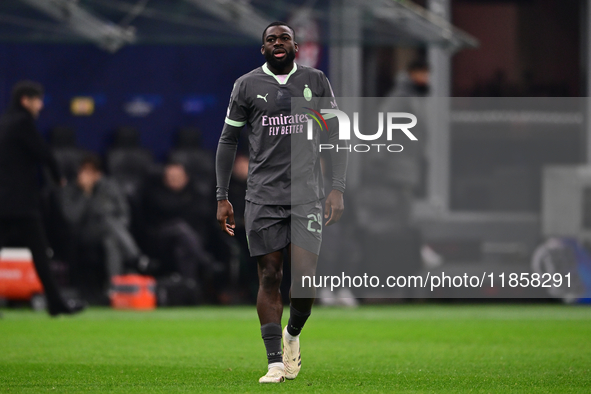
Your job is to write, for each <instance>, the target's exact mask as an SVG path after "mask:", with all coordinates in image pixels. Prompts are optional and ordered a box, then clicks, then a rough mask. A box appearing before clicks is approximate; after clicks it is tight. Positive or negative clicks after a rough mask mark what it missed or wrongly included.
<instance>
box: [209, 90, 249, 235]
mask: <svg viewBox="0 0 591 394" xmlns="http://www.w3.org/2000/svg"><path fill="white" fill-rule="evenodd" d="M242 82H243V81H242V80H241V79H238V80H237V81H236V83H235V84H234V88H233V89H232V94H231V95H230V104H229V105H228V112H227V116H226V120H225V122H224V128H223V129H222V135H221V136H220V141H219V143H218V150H217V153H216V157H215V171H216V182H217V187H216V199H217V200H218V209H217V215H216V216H217V221H218V223H219V225H220V227H221V229H222V231H224V232H225V233H227V234H228V235H231V236H234V228H235V227H236V224H235V222H234V209H233V208H232V204H230V201H228V188H229V186H230V178H231V177H232V169H233V168H234V159H235V158H236V149H237V148H238V139H239V138H240V131H241V130H242V127H244V125H245V124H246V119H248V116H247V113H248V103H247V102H246V101H245V97H246V94H245V91H244V89H245V86H244V84H243V83H242Z"/></svg>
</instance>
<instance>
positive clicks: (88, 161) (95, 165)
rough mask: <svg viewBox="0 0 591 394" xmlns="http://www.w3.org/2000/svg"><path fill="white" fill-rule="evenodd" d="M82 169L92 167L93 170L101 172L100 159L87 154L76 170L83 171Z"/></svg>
mask: <svg viewBox="0 0 591 394" xmlns="http://www.w3.org/2000/svg"><path fill="white" fill-rule="evenodd" d="M84 167H92V169H93V170H95V171H98V172H102V170H103V163H102V161H101V158H100V157H99V156H98V155H96V154H94V153H87V154H85V155H84V157H83V158H82V161H81V162H80V166H78V170H81V169H83V168H84Z"/></svg>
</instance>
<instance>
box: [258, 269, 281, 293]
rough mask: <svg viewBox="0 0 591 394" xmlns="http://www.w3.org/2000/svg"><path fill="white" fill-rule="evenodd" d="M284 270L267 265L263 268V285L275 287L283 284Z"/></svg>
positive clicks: (270, 287) (264, 286)
mask: <svg viewBox="0 0 591 394" xmlns="http://www.w3.org/2000/svg"><path fill="white" fill-rule="evenodd" d="M282 279H283V270H281V269H277V268H275V267H272V266H267V267H265V268H263V269H262V270H261V280H260V282H261V286H262V287H263V288H268V289H275V288H279V286H281V280H282Z"/></svg>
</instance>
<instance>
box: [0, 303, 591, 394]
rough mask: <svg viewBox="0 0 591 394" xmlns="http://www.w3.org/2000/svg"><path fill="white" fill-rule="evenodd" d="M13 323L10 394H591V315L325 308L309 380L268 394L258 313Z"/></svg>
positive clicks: (306, 353)
mask: <svg viewBox="0 0 591 394" xmlns="http://www.w3.org/2000/svg"><path fill="white" fill-rule="evenodd" d="M3 312H4V318H3V319H2V320H0V391H1V392H11V393H12V392H35V393H37V392H45V391H54V392H121V393H135V392H138V393H152V392H237V393H247V392H314V393H323V392H331V393H332V392H341V393H343V392H364V393H365V392H397V393H446V392H449V393H461V392H470V393H584V392H591V309H589V307H580V306H579V307H574V306H561V305H552V306H540V305H528V306H523V305H518V306H516V305H510V306H495V305H473V306H472V305H470V306H465V305H461V306H454V305H448V306H440V305H405V306H380V307H362V308H359V309H355V310H343V309H327V308H320V307H317V308H316V309H315V310H314V311H313V314H312V318H311V319H310V321H309V324H308V326H307V327H306V328H305V330H304V333H303V335H302V345H303V348H302V356H303V357H302V360H303V364H302V366H303V368H302V372H301V373H300V376H299V377H298V378H297V379H296V380H294V381H287V382H285V383H283V384H280V385H264V386H263V385H260V384H259V383H258V378H259V377H260V376H261V375H262V374H263V373H264V372H265V370H266V360H265V351H264V348H263V342H262V340H261V339H260V330H259V325H258V319H257V317H256V311H255V309H254V307H238V308H234V307H232V308H230V307H226V308H215V307H200V308H191V309H189V308H188V309H162V310H157V311H154V312H145V313H142V312H139V313H138V312H121V311H114V310H109V309H91V310H89V311H87V312H85V313H84V314H82V315H80V316H76V317H61V318H58V319H50V318H49V317H47V316H46V315H45V314H40V313H35V312H30V311H12V310H4V311H3ZM287 315H288V313H287V311H286V313H284V322H285V320H286V318H287Z"/></svg>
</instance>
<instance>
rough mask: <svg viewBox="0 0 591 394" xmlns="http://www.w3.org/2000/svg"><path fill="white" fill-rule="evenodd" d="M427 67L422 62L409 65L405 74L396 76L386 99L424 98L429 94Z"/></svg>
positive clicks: (428, 71)
mask: <svg viewBox="0 0 591 394" xmlns="http://www.w3.org/2000/svg"><path fill="white" fill-rule="evenodd" d="M429 77H430V70H429V65H428V64H427V62H425V61H424V60H415V61H413V62H411V63H409V65H408V67H407V68H406V72H402V73H400V74H398V76H397V77H396V85H395V86H394V89H392V90H391V91H390V93H389V94H388V95H387V96H388V97H426V96H427V95H428V94H429Z"/></svg>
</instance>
